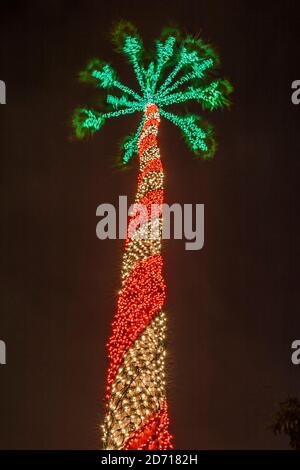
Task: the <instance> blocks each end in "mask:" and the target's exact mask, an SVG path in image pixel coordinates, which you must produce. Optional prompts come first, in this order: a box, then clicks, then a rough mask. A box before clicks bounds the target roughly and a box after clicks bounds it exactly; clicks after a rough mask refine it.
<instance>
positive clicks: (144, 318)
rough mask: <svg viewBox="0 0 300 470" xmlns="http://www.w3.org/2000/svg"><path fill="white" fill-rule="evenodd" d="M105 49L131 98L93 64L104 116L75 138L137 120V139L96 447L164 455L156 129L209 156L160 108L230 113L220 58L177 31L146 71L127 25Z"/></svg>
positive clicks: (199, 138) (167, 437)
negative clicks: (113, 52) (166, 129)
mask: <svg viewBox="0 0 300 470" xmlns="http://www.w3.org/2000/svg"><path fill="white" fill-rule="evenodd" d="M113 42H114V44H115V46H116V48H117V50H118V51H119V52H121V53H123V54H124V55H125V56H126V57H127V58H128V61H129V63H130V64H131V65H132V67H133V70H134V72H135V76H136V79H137V82H138V85H139V92H136V91H134V90H132V89H131V88H130V87H128V86H126V85H124V84H123V83H122V82H121V81H120V80H119V78H118V76H117V73H116V72H115V70H114V69H113V68H112V66H111V65H110V64H106V63H104V62H101V61H100V60H98V59H94V60H92V61H90V62H89V64H88V66H87V68H86V70H85V71H84V72H82V73H81V74H80V79H81V80H82V81H86V82H90V83H92V84H94V85H95V86H96V87H97V88H98V89H102V90H106V91H107V94H106V99H105V100H104V103H105V104H104V105H103V106H104V110H103V112H100V111H96V110H92V109H87V108H79V109H78V110H76V112H75V115H74V118H73V124H74V127H75V130H76V135H77V137H78V138H83V137H85V136H86V135H87V134H88V133H92V134H93V133H94V132H96V131H98V130H100V129H101V128H102V127H103V125H104V124H105V122H106V121H107V120H109V119H110V118H114V117H119V116H125V115H127V114H131V113H135V112H139V113H142V116H141V120H140V124H139V126H138V129H137V131H136V132H135V133H134V134H132V135H130V136H128V137H126V138H125V139H124V141H123V143H122V149H123V162H124V163H127V162H128V161H129V160H130V159H131V157H132V156H133V155H134V154H138V160H139V175H138V182H137V191H136V195H135V200H134V206H133V211H132V214H131V215H130V217H129V220H128V232H127V239H126V242H125V250H124V255H123V260H122V269H121V288H120V290H119V292H118V299H117V309H116V313H115V316H114V320H113V323H112V333H111V336H110V338H109V341H108V344H107V347H108V356H109V367H108V375H107V385H106V395H105V406H106V415H105V420H104V424H103V426H102V428H103V446H104V448H105V449H124V450H131V449H148V450H155V449H158V450H166V449H171V448H172V447H173V445H172V435H171V434H170V432H169V417H168V407H167V400H166V379H165V357H166V350H165V334H166V314H165V313H164V312H163V310H162V309H163V306H164V302H165V299H166V285H165V281H164V275H163V258H162V255H161V248H162V224H163V220H162V205H163V202H164V171H163V165H162V162H161V158H160V152H159V148H158V143H157V136H158V130H159V123H160V118H161V116H162V117H164V118H166V119H167V120H169V121H170V122H172V123H173V124H174V125H175V126H177V127H178V128H179V129H180V130H181V132H182V134H183V136H184V139H185V141H186V142H187V144H188V146H189V147H190V149H191V150H192V151H193V152H194V153H195V154H197V155H201V156H202V157H204V158H207V157H211V156H213V154H214V151H215V141H214V137H213V132H212V127H211V126H209V125H208V124H207V123H206V121H204V119H203V118H202V117H200V116H198V115H196V114H192V113H188V114H186V115H184V116H182V115H178V114H175V113H174V112H170V111H167V110H166V109H165V108H166V107H167V106H169V105H176V104H180V103H185V102H187V101H195V102H196V103H199V104H200V105H201V106H202V108H203V109H206V110H210V111H211V110H214V109H216V108H222V107H224V106H227V105H228V104H229V101H228V95H229V94H230V93H231V91H232V87H231V85H230V83H229V82H228V81H227V80H224V79H219V78H216V67H217V66H219V58H218V56H217V54H216V53H215V52H214V50H213V48H212V47H211V46H210V45H208V44H206V43H204V42H203V41H202V40H201V39H199V38H198V39H195V38H193V37H191V36H187V37H186V38H183V39H181V38H180V34H179V32H178V31H176V30H172V29H167V30H164V31H163V32H162V35H161V38H160V39H159V40H157V41H156V56H155V58H154V59H151V60H149V61H145V60H143V56H144V48H143V43H142V40H141V38H140V37H139V36H138V34H137V32H136V30H135V28H134V27H133V26H132V25H131V24H130V23H127V22H120V23H119V24H118V25H117V27H116V28H115V31H114V33H113ZM108 90H109V93H108ZM140 207H142V208H143V211H142V212H141V211H140V210H139V208H140ZM154 209H155V210H154Z"/></svg>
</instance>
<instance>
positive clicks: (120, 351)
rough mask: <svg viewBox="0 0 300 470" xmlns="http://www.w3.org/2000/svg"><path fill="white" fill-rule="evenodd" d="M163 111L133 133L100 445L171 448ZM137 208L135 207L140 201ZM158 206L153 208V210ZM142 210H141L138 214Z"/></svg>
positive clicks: (150, 112)
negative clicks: (130, 198) (133, 182)
mask: <svg viewBox="0 0 300 470" xmlns="http://www.w3.org/2000/svg"><path fill="white" fill-rule="evenodd" d="M159 122H160V116H159V111H158V107H157V106H156V105H155V104H154V103H150V104H148V105H147V106H146V108H145V112H144V123H143V127H142V130H141V133H140V136H139V139H138V157H139V167H140V172H139V176H138V187H137V193H136V197H135V204H136V205H139V204H142V206H143V207H144V208H145V213H146V216H145V213H144V215H143V217H139V223H137V224H136V225H134V222H135V220H134V219H135V218H136V217H137V214H135V215H133V216H131V217H130V219H129V222H128V226H131V227H134V229H131V232H130V233H129V231H128V237H127V240H126V243H125V252H124V256H123V262H122V270H121V278H122V286H121V290H120V291H119V294H118V302H117V311H116V314H115V318H114V321H113V325H112V327H113V328H112V329H113V331H112V335H111V337H110V339H109V341H108V351H109V369H108V377H107V386H106V397H105V398H106V410H107V411H106V416H105V420H104V425H103V444H104V449H109V450H122V449H123V450H133V449H136V450H143V449H144V450H151V449H152V450H155V449H158V450H167V449H172V448H173V446H172V435H171V434H170V432H169V417H168V406H167V401H166V380H165V356H166V350H165V334H166V314H165V312H164V311H163V310H162V308H163V305H164V302H165V298H166V286H165V281H164V277H163V258H162V255H161V238H162V211H161V207H162V204H163V176H164V175H163V167H162V163H161V159H160V152H159V148H158V144H157V134H158V128H159ZM137 207H139V206H137ZM153 207H155V210H154V211H153V210H152V208H153ZM138 215H139V216H140V214H138Z"/></svg>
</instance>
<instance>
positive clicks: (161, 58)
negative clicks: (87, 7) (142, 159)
mask: <svg viewBox="0 0 300 470" xmlns="http://www.w3.org/2000/svg"><path fill="white" fill-rule="evenodd" d="M112 39H113V43H114V44H115V45H116V46H117V50H118V52H121V53H122V54H124V55H125V56H126V57H127V59H128V61H129V63H130V64H131V65H132V67H133V69H134V72H135V76H136V79H137V82H138V86H139V90H138V92H136V91H134V90H132V89H131V88H129V87H128V86H126V85H124V84H123V83H122V82H121V81H120V79H119V78H118V75H117V73H116V71H115V70H114V69H113V68H112V66H111V65H110V64H108V63H105V62H102V61H100V60H99V59H93V60H92V61H91V62H90V63H89V64H88V65H87V68H86V70H85V71H83V72H81V74H80V79H81V81H84V82H91V83H93V84H94V85H95V86H96V87H97V88H98V89H102V90H103V91H104V92H105V97H104V100H103V102H102V103H101V111H100V110H94V109H87V108H79V109H77V110H76V111H75V115H74V118H73V124H74V127H75V130H76V135H77V137H78V138H83V137H85V136H86V134H88V133H94V132H96V131H98V130H99V129H101V128H102V126H103V125H104V123H105V121H106V120H108V119H109V118H113V117H117V116H123V115H126V114H130V113H134V112H136V111H137V112H143V111H144V109H145V106H146V105H147V104H148V103H155V104H156V105H157V106H158V108H159V112H160V115H161V116H163V117H165V118H166V119H168V120H169V121H171V122H172V123H173V124H175V125H176V126H177V127H179V128H180V130H181V131H182V134H183V137H184V139H185V141H186V143H187V144H188V146H189V147H190V149H191V150H192V151H193V152H194V153H195V154H196V155H201V156H202V157H204V158H207V157H211V156H213V154H214V151H215V140H214V137H213V131H212V127H211V126H210V125H208V124H207V123H206V121H205V120H204V119H203V118H202V117H201V116H199V115H197V114H194V113H188V114H185V115H179V114H175V113H174V112H171V111H168V110H166V108H167V107H168V106H169V105H176V104H180V103H186V102H188V101H191V102H192V101H194V102H195V101H196V102H197V103H199V104H200V105H201V107H202V108H203V109H204V110H210V111H212V110H214V109H217V108H222V107H224V106H228V105H229V100H228V95H229V94H230V93H231V91H232V87H231V85H230V83H229V82H228V81H227V80H225V79H223V78H218V76H217V70H218V67H219V58H218V55H217V54H216V52H215V51H214V50H213V48H212V47H211V46H210V45H208V44H206V43H204V42H203V40H202V39H199V38H194V37H192V36H186V37H185V38H182V37H181V35H180V33H179V32H178V31H177V30H176V29H174V28H167V29H164V30H163V31H162V33H161V37H160V39H159V40H157V41H156V48H155V51H154V53H153V54H152V55H153V57H152V58H150V59H149V53H148V58H147V59H146V58H144V55H145V51H144V47H143V43H142V39H141V38H140V36H139V35H138V33H137V31H136V29H135V28H134V27H133V26H132V25H131V24H130V23H127V22H124V21H122V22H120V23H119V24H118V25H117V27H116V28H115V30H114V33H113V35H112ZM143 121H144V115H142V117H141V123H140V125H139V127H138V129H137V132H136V133H135V134H134V135H131V136H128V137H126V138H125V139H124V142H123V145H122V147H123V161H124V163H126V162H128V160H129V159H130V158H131V157H132V155H134V154H135V153H137V140H138V137H139V134H140V130H141V128H142V125H143Z"/></svg>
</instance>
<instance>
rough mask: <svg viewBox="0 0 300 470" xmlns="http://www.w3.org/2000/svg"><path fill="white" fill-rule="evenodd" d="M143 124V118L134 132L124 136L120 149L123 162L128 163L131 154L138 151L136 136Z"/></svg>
mask: <svg viewBox="0 0 300 470" xmlns="http://www.w3.org/2000/svg"><path fill="white" fill-rule="evenodd" d="M143 124H144V119H141V122H140V125H139V127H138V129H137V131H136V133H135V134H132V135H129V136H127V137H125V139H124V140H123V142H122V144H121V149H122V152H123V162H124V163H128V161H129V160H130V159H131V157H133V155H135V154H137V152H138V138H139V135H140V132H141V130H142V127H143Z"/></svg>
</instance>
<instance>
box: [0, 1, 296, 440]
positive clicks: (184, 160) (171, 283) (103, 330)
mask: <svg viewBox="0 0 300 470" xmlns="http://www.w3.org/2000/svg"><path fill="white" fill-rule="evenodd" d="M298 5H299V2H297V1H287V0H286V1H277V2H272V3H269V2H253V1H251V2H250V1H247V2H246V1H245V2H242V1H233V0H231V1H217V0H206V1H204V0H203V1H200V0H197V1H192V0H190V1H183V0H182V1H178V2H176V3H174V2H169V1H166V2H162V1H154V0H152V1H151V2H142V1H140V2H137V1H131V2H125V1H122V2H117V1H116V0H110V1H108V2H102V1H95V0H86V1H83V0H73V1H67V0H65V1H57V0H56V1H54V0H52V1H50V0H47V1H43V2H41V1H37V0H36V1H35V0H31V1H23V2H16V1H1V3H0V79H2V80H4V81H5V82H6V86H7V104H6V105H5V106H1V107H0V119H1V127H0V132H1V134H0V155H1V187H0V191H1V195H0V210H1V240H0V243H1V245H0V253H1V278H0V280H1V304H0V309H1V310H0V311H1V314H0V315H1V316H0V338H1V339H3V340H5V342H6V344H7V365H5V366H1V369H0V381H1V382H0V447H1V448H6V449H15V448H23V449H24V448H28V449H51V448H62V449H63V448H66V449H94V448H97V447H98V446H99V442H100V441H99V430H98V426H99V423H101V420H102V416H103V413H102V412H103V410H102V396H103V388H104V382H105V374H106V350H105V342H106V339H107V337H108V335H109V332H110V322H111V318H112V315H113V311H114V306H115V298H116V292H117V289H118V287H119V270H120V260H121V253H122V247H123V242H122V241H99V240H97V238H96V235H95V226H96V222H97V219H96V216H95V212H96V207H97V206H98V205H99V204H100V203H102V202H111V203H117V201H118V196H119V195H122V194H125V195H128V196H130V197H131V198H132V197H133V194H134V190H135V178H136V171H137V169H136V167H135V168H134V169H133V170H132V171H124V172H121V171H118V170H117V169H116V168H115V155H116V149H117V143H118V141H119V140H120V139H121V138H122V136H123V135H125V134H127V133H128V132H131V131H132V130H134V129H135V127H136V125H137V122H138V117H137V116H130V117H126V118H125V119H124V118H123V119H122V118H121V119H120V120H117V119H116V120H115V121H111V122H109V123H108V124H106V126H105V127H104V129H103V130H102V131H101V132H100V133H99V134H98V135H97V136H96V137H95V138H93V139H92V140H90V141H88V142H84V143H77V142H72V141H71V140H70V138H69V136H70V134H71V129H70V116H71V114H72V111H73V109H74V108H75V107H77V106H78V105H81V104H86V102H88V101H91V100H93V97H94V96H96V94H95V92H94V91H93V90H92V89H89V88H85V87H84V86H82V85H80V84H79V83H78V81H77V75H78V72H79V71H80V70H81V69H82V68H84V66H85V64H86V62H87V60H88V59H89V58H92V57H94V56H99V57H101V58H103V59H105V60H111V61H112V62H113V63H114V65H115V66H116V67H117V68H118V70H119V72H120V75H121V76H122V77H123V80H124V81H127V82H128V83H129V84H131V85H134V77H133V75H132V71H131V70H130V67H128V66H127V65H125V64H124V62H123V59H122V58H120V57H119V56H118V55H116V54H115V53H113V52H112V46H111V44H110V43H109V41H108V33H109V30H110V28H111V24H112V22H113V21H115V20H118V19H119V18H120V17H124V18H126V19H129V20H131V21H133V22H134V23H135V24H136V25H137V26H138V28H139V29H140V31H141V34H142V36H143V37H144V40H145V43H146V45H147V46H149V47H151V46H152V41H153V40H154V39H155V38H156V37H157V35H158V34H159V32H160V30H161V28H162V27H163V26H164V25H165V24H166V23H167V22H168V21H169V20H174V21H175V22H177V23H178V24H179V25H180V26H181V27H182V28H183V29H184V30H185V31H187V32H190V33H201V34H203V36H204V38H206V39H208V40H209V41H211V42H212V43H213V44H216V45H217V46H218V49H219V51H220V54H221V57H222V63H223V72H224V74H225V75H226V76H228V77H229V78H230V79H231V81H232V82H233V84H234V87H235V92H234V95H233V98H232V99H233V106H232V109H231V110H230V111H224V112H215V113H213V114H211V116H209V119H210V121H211V122H212V123H213V124H214V126H215V128H216V133H217V138H218V142H219V149H218V152H217V155H216V157H215V159H214V160H213V161H211V162H202V161H197V160H195V159H194V158H193V157H192V155H191V153H190V151H189V150H188V149H187V147H186V146H185V144H184V143H183V141H182V140H181V138H180V136H179V133H178V131H177V129H175V128H173V127H172V126H171V124H169V123H166V122H163V123H162V125H161V133H160V145H161V153H162V158H163V160H164V162H165V168H166V195H167V202H169V203H170V204H171V203H173V202H180V203H204V204H205V247H204V249H203V250H201V251H198V252H191V251H190V252H189V251H186V250H185V249H184V242H183V241H177V240H171V241H168V242H165V244H164V254H165V266H166V268H165V269H166V279H167V283H168V301H167V312H168V317H169V332H168V353H169V354H168V377H169V381H168V383H169V386H168V397H169V402H170V414H171V430H172V432H173V433H174V435H175V445H176V448H178V449H184V448H189V449H254V448H256V449H276V448H287V444H288V441H287V439H286V438H275V437H274V436H273V435H272V433H271V431H269V430H268V429H267V427H268V424H269V422H270V416H271V415H272V412H273V410H274V407H275V405H276V403H277V402H278V401H280V400H282V399H284V398H286V397H287V396H288V395H296V396H297V395H298V396H299V392H300V385H299V383H300V381H299V378H300V366H298V367H297V366H293V365H292V363H291V358H290V356H291V343H292V341H293V340H295V339H299V338H300V320H299V293H298V282H299V268H298V240H299V231H298V220H297V219H298V214H299V201H298V192H297V185H298V179H299V150H300V149H299V130H298V123H299V113H300V106H298V107H297V106H295V105H293V104H292V102H291V83H292V81H293V80H296V79H300V76H299V74H300V72H299V62H300V59H299V52H298V50H297V38H298V34H299V26H300V25H299V12H300V9H299V7H298Z"/></svg>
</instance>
